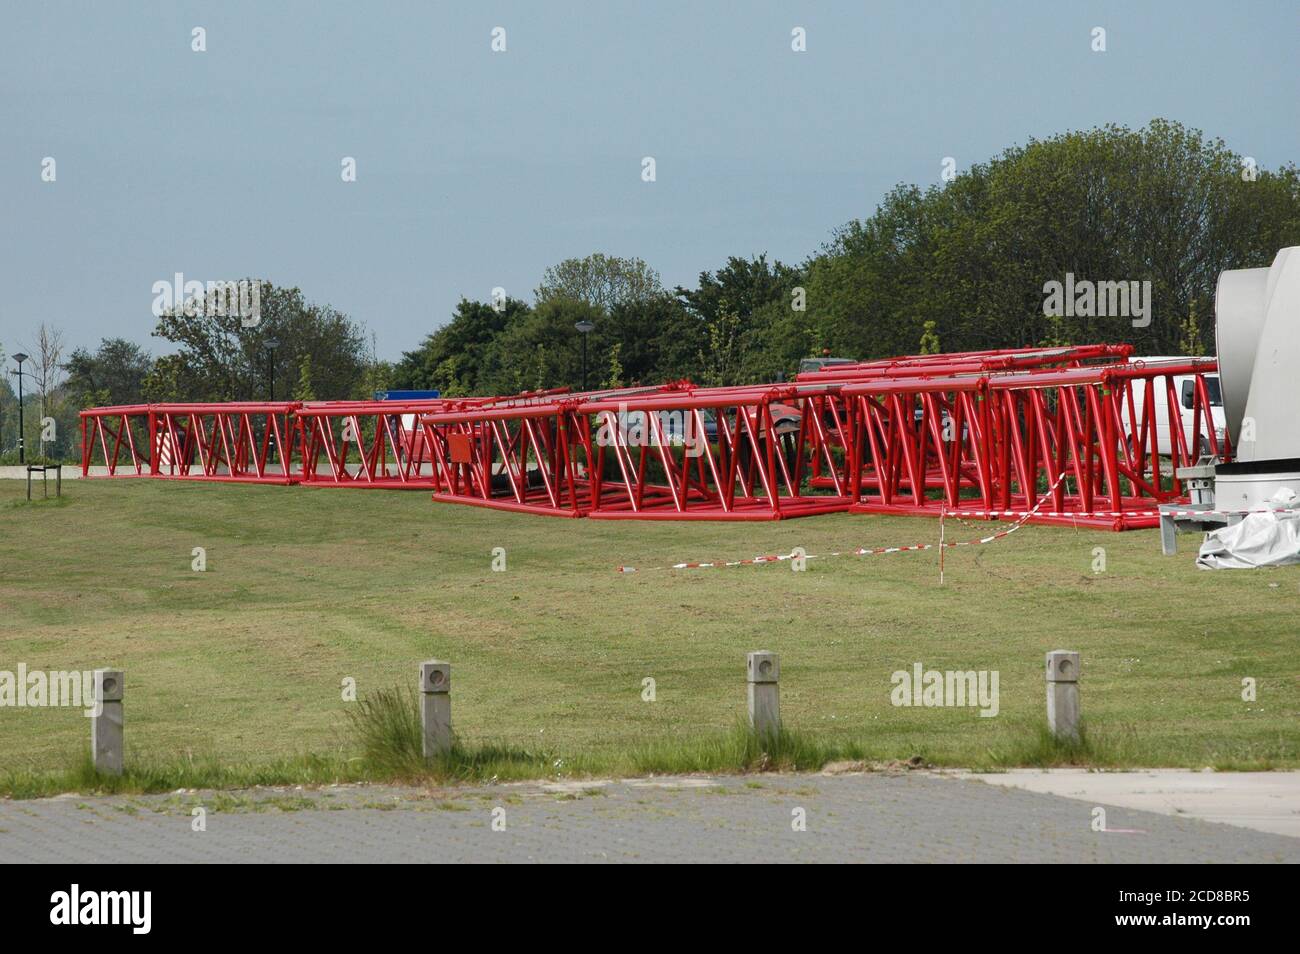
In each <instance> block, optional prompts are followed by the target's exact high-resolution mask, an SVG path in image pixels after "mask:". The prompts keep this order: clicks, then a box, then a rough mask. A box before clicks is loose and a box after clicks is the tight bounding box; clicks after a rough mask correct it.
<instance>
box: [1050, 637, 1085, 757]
mask: <svg viewBox="0 0 1300 954" xmlns="http://www.w3.org/2000/svg"><path fill="white" fill-rule="evenodd" d="M1047 727H1048V729H1050V730H1051V732H1052V735H1054V736H1056V737H1057V738H1058V739H1063V740H1069V741H1071V742H1078V741H1079V654H1078V653H1076V652H1073V651H1072V650H1069V649H1054V650H1052V651H1051V652H1050V653H1048V654H1047Z"/></svg>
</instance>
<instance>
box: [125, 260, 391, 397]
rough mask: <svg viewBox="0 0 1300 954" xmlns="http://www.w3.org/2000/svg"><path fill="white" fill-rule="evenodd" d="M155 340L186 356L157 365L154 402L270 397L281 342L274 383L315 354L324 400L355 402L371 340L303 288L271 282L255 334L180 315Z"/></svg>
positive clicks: (166, 320) (230, 320)
mask: <svg viewBox="0 0 1300 954" xmlns="http://www.w3.org/2000/svg"><path fill="white" fill-rule="evenodd" d="M153 333H154V335H155V336H157V337H160V338H163V339H165V340H167V341H170V342H172V343H173V344H175V345H177V346H178V347H179V350H178V351H177V353H176V354H172V355H165V356H163V357H161V358H159V359H158V360H157V361H156V362H155V363H154V367H153V369H152V370H151V372H150V374H149V377H148V380H147V382H146V385H145V391H146V392H147V393H149V394H150V395H152V400H178V399H183V400H201V401H231V400H240V399H248V398H252V397H254V396H257V395H260V394H263V393H265V391H264V385H263V384H262V382H263V380H264V377H265V376H266V375H267V374H268V365H267V357H268V353H269V349H268V348H267V346H266V342H267V341H268V340H269V339H271V338H276V339H278V340H279V342H280V346H279V347H278V348H277V349H276V351H275V362H276V368H275V371H276V374H275V376H276V377H277V378H279V379H289V378H291V375H292V374H293V373H294V372H296V371H297V370H298V368H299V367H300V365H301V363H302V358H303V356H304V355H309V356H310V358H311V369H312V383H313V386H314V389H315V391H316V393H317V394H318V395H319V396H320V397H321V398H322V399H323V400H337V399H346V398H349V397H351V396H352V395H353V394H354V393H355V392H356V390H357V387H358V386H359V385H360V383H361V379H362V376H363V373H364V369H365V337H364V335H363V333H362V330H361V327H360V326H359V325H358V324H357V323H356V322H354V321H353V320H352V319H351V318H349V317H348V316H347V315H344V314H342V313H340V312H338V311H335V310H334V309H333V308H331V307H330V306H328V305H315V304H312V303H310V302H308V301H306V300H305V298H304V297H303V294H302V291H301V290H299V289H297V288H279V287H276V286H274V285H270V284H268V283H263V286H262V292H261V317H260V320H259V321H258V322H257V324H255V325H253V326H251V327H247V328H246V327H243V325H242V321H241V318H240V317H239V316H238V315H203V314H200V315H198V316H187V315H185V314H184V312H183V311H181V310H180V309H175V310H173V311H172V312H169V313H167V314H164V315H163V316H162V317H160V318H159V319H158V325H157V328H155V330H154V332H153Z"/></svg>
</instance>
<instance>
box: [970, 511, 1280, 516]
mask: <svg viewBox="0 0 1300 954" xmlns="http://www.w3.org/2000/svg"><path fill="white" fill-rule="evenodd" d="M1248 513H1275V514H1297V513H1300V510H1087V511H1070V510H1041V511H1039V510H949V511H948V516H950V517H1024V516H1027V515H1028V516H1038V517H1161V516H1163V517H1232V516H1237V515H1241V514H1248Z"/></svg>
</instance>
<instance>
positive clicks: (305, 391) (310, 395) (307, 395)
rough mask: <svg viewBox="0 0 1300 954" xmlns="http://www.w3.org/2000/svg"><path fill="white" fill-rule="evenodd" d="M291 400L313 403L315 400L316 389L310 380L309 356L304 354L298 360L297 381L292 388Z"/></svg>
mask: <svg viewBox="0 0 1300 954" xmlns="http://www.w3.org/2000/svg"><path fill="white" fill-rule="evenodd" d="M293 399H294V400H295V401H314V400H316V388H315V386H314V385H313V384H312V379H311V354H310V352H309V353H307V354H304V355H303V356H302V357H301V358H299V359H298V381H297V383H296V384H295V385H294V386H293Z"/></svg>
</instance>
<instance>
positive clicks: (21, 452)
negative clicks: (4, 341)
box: [9, 351, 27, 464]
mask: <svg viewBox="0 0 1300 954" xmlns="http://www.w3.org/2000/svg"><path fill="white" fill-rule="evenodd" d="M14 360H15V361H17V362H18V370H17V371H10V372H9V373H10V374H16V375H18V463H20V464H25V463H27V454H26V451H25V449H24V447H23V362H24V361H26V360H27V355H25V354H23V353H22V352H21V351H18V352H16V353H15V354H14Z"/></svg>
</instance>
